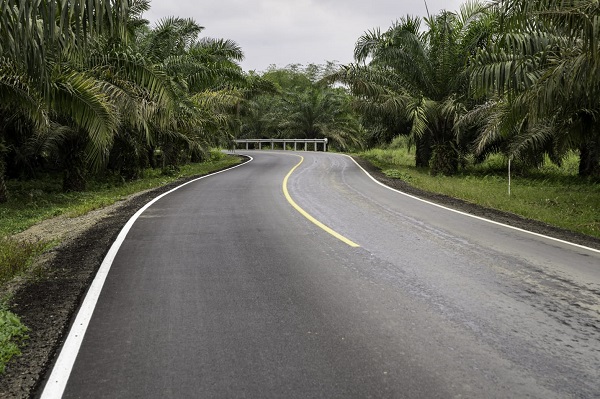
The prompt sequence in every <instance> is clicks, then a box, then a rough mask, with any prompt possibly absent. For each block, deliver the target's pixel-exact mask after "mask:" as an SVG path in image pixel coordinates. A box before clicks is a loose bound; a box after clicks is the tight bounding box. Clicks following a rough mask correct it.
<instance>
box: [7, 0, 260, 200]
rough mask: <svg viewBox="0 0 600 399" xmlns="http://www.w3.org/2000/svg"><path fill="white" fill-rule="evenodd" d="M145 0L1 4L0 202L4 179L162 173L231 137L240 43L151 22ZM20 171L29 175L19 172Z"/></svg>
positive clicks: (176, 23) (72, 183) (239, 93)
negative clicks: (48, 173) (50, 173)
mask: <svg viewBox="0 0 600 399" xmlns="http://www.w3.org/2000/svg"><path fill="white" fill-rule="evenodd" d="M148 9H149V2H148V0H110V1H103V2H98V1H94V0H71V1H61V0H41V1H36V2H31V1H29V0H2V2H1V5H0V54H2V55H1V56H0V202H5V201H6V200H7V196H8V193H7V190H6V185H5V176H9V177H13V178H15V177H27V175H31V174H34V173H37V172H39V171H48V170H53V171H62V173H63V188H64V190H65V191H70V190H83V189H85V184H86V176H88V175H89V174H90V173H116V174H120V175H121V176H123V178H125V179H131V178H135V177H136V176H137V175H138V174H139V173H140V171H141V170H142V169H143V168H144V167H146V166H155V167H161V168H163V170H165V172H168V171H170V170H173V169H176V168H177V167H178V165H180V164H181V163H183V162H187V161H190V160H200V159H202V157H203V155H204V154H205V152H206V150H207V149H208V148H210V147H211V146H214V145H217V144H219V143H221V142H228V141H229V140H230V139H231V137H232V136H231V134H232V131H233V130H232V126H233V125H234V124H235V110H236V107H238V106H239V104H240V103H241V102H242V101H244V99H245V96H246V95H247V93H248V92H249V91H250V89H251V87H250V86H251V82H249V81H248V80H247V79H246V76H245V74H244V73H243V71H242V70H241V68H240V66H239V65H238V64H237V62H239V61H240V60H242V58H243V53H242V50H241V49H240V48H239V46H238V45H237V44H236V43H234V42H232V41H229V40H221V39H209V38H200V37H199V34H200V33H201V31H202V29H203V28H202V27H201V26H199V25H198V24H197V23H196V22H195V21H193V20H191V19H183V18H176V17H170V18H165V19H163V20H160V21H158V23H157V24H156V25H155V26H154V27H153V28H150V27H149V23H148V21H145V20H144V19H142V14H143V12H144V11H147V10H148ZM24 175H25V176H24Z"/></svg>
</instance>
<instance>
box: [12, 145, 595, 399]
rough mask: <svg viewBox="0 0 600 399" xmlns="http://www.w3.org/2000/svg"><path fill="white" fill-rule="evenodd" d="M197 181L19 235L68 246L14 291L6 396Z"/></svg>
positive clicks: (566, 236) (43, 361)
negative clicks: (111, 252) (121, 258)
mask: <svg viewBox="0 0 600 399" xmlns="http://www.w3.org/2000/svg"><path fill="white" fill-rule="evenodd" d="M354 159H355V160H356V161H357V162H358V163H359V164H360V165H361V166H362V167H363V168H364V169H366V170H367V171H368V172H369V173H370V174H371V175H372V176H373V177H375V178H376V179H377V180H378V181H380V182H382V183H384V184H386V185H388V186H390V187H392V188H395V189H398V190H401V191H404V192H406V193H408V194H412V195H415V196H418V197H421V198H424V199H427V200H430V201H432V202H437V203H439V204H443V205H445V206H448V207H451V208H454V209H458V210H461V211H464V212H468V213H471V214H474V215H477V216H481V217H485V218H489V219H492V220H496V221H498V222H501V223H505V224H508V225H511V226H515V227H519V228H523V229H527V230H531V231H534V232H536V233H540V234H545V235H549V236H552V237H555V238H559V239H563V240H567V241H571V242H574V243H577V244H580V245H585V246H589V247H592V248H596V249H600V239H596V238H593V237H589V236H585V235H582V234H577V233H573V232H569V231H567V230H564V229H559V228H556V227H553V226H549V225H547V224H544V223H540V222H537V221H532V220H528V219H525V218H522V217H519V216H516V215H513V214H510V213H506V212H501V211H497V210H493V209H488V208H484V207H481V206H478V205H475V204H471V203H468V202H465V201H462V200H458V199H455V198H451V197H447V196H442V195H438V194H433V193H429V192H425V191H422V190H419V189H416V188H414V187H411V186H410V185H408V184H407V183H405V182H403V181H402V180H398V179H391V178H388V177H386V176H385V175H384V174H383V173H381V171H380V170H379V169H377V168H376V167H374V166H373V165H372V164H370V163H369V162H368V161H365V160H363V159H361V158H358V157H354ZM196 177H197V176H196ZM196 177H190V178H187V179H182V180H180V181H178V182H175V183H171V184H168V185H166V186H163V187H160V188H157V189H153V190H149V191H145V192H141V193H137V194H134V195H132V196H130V197H128V198H127V199H126V200H124V201H120V202H118V203H116V204H114V205H111V206H109V207H106V208H102V209H99V210H95V211H92V212H90V213H88V214H86V215H83V216H80V217H77V218H67V217H57V218H53V219H50V220H47V221H44V222H42V223H39V224H37V225H35V226H33V227H31V228H30V229H28V230H27V231H25V232H23V233H20V234H18V235H17V236H15V237H16V238H19V239H23V240H31V239H43V240H60V241H61V244H60V245H58V246H57V247H55V248H53V249H51V250H49V251H47V252H46V253H45V254H43V255H42V256H40V257H39V259H38V260H37V262H36V264H35V265H34V269H35V270H38V271H39V272H37V273H35V275H36V276H37V277H35V278H30V279H28V280H26V281H17V282H16V283H15V284H14V285H13V286H11V287H10V289H11V290H12V292H13V296H12V304H11V311H13V312H14V313H16V314H18V315H19V316H20V317H21V320H22V322H23V323H24V324H25V325H26V326H28V327H29V329H30V332H29V337H30V339H29V341H28V345H27V346H26V347H25V348H24V349H23V355H22V356H21V357H19V358H17V359H14V360H13V361H12V362H11V363H10V364H9V365H8V366H7V370H6V373H5V374H4V375H3V376H1V377H0V398H28V397H34V396H36V394H38V393H39V392H38V391H39V389H40V387H41V386H42V385H43V382H44V381H43V378H44V375H45V374H46V373H47V371H48V370H49V368H50V367H51V366H52V363H53V359H54V357H55V355H56V353H57V351H58V349H59V348H60V346H61V344H62V342H63V339H64V338H65V337H66V334H67V332H68V330H69V327H70V324H71V322H72V319H73V316H74V315H75V313H76V311H77V309H78V307H79V305H80V303H81V301H82V299H83V297H84V295H85V292H86V290H87V288H88V287H89V285H90V283H91V281H92V280H93V278H94V276H95V273H96V271H97V270H98V268H99V266H100V264H101V263H102V260H103V258H104V256H105V254H106V252H107V251H108V249H109V248H110V246H111V245H112V243H113V241H114V239H115V238H116V237H117V235H118V234H119V231H120V230H121V228H122V227H123V225H124V224H125V223H126V222H127V221H128V220H129V218H130V217H131V216H132V215H133V214H134V213H135V212H137V210H138V209H140V208H141V207H142V206H144V205H145V204H146V203H148V202H149V201H150V200H152V199H153V198H155V197H156V196H158V195H160V194H162V193H164V192H166V191H169V190H171V189H173V188H174V187H176V186H178V185H181V184H182V183H184V182H186V181H189V180H192V179H194V178H196Z"/></svg>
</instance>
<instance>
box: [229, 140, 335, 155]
mask: <svg viewBox="0 0 600 399" xmlns="http://www.w3.org/2000/svg"><path fill="white" fill-rule="evenodd" d="M234 143H235V146H236V148H237V146H238V145H239V144H246V149H247V150H249V149H250V148H249V147H250V144H251V143H253V144H258V149H259V150H261V149H262V145H263V144H270V145H271V149H273V146H274V144H283V150H284V151H285V150H286V147H287V144H294V151H298V144H302V147H301V151H302V150H304V151H308V150H309V149H308V148H309V147H308V145H309V144H314V147H313V150H314V151H318V144H323V146H322V148H323V151H324V152H326V151H327V139H239V140H234ZM254 148H256V146H255V147H254Z"/></svg>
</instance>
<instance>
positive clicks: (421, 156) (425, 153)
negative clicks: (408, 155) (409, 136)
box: [415, 132, 433, 168]
mask: <svg viewBox="0 0 600 399" xmlns="http://www.w3.org/2000/svg"><path fill="white" fill-rule="evenodd" d="M415 147H416V151H415V166H416V167H417V168H428V167H429V161H430V160H431V155H432V152H433V142H432V138H431V134H430V133H429V132H426V133H424V134H423V136H421V137H417V138H416V145H415Z"/></svg>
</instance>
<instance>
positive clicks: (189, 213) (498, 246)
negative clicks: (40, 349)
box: [44, 151, 600, 398]
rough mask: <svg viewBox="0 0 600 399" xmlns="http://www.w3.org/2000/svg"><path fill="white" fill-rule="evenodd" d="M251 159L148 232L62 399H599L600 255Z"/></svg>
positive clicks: (332, 168)
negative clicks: (286, 193)
mask: <svg viewBox="0 0 600 399" xmlns="http://www.w3.org/2000/svg"><path fill="white" fill-rule="evenodd" d="M248 154H249V155H250V156H252V157H253V158H254V160H253V161H252V162H249V163H247V164H245V165H243V166H241V167H238V168H236V169H233V170H230V171H227V172H224V173H221V174H219V175H216V176H211V177H209V178H206V179H202V180H199V181H197V182H195V183H192V184H188V185H186V186H185V187H182V188H180V189H178V190H176V191H174V192H172V193H171V194H169V195H167V196H165V197H163V198H161V199H160V200H158V201H157V202H155V203H154V204H152V205H151V206H150V207H149V208H148V209H147V210H146V211H144V212H143V213H142V214H141V216H140V217H139V218H138V219H137V221H136V222H135V223H134V224H133V226H132V227H131V230H130V231H129V233H128V234H127V237H126V239H125V240H124V242H123V243H122V245H121V247H120V249H119V251H118V253H117V254H116V257H115V259H114V262H113V263H112V268H111V270H110V273H108V276H107V278H106V281H105V283H104V287H103V289H102V292H101V295H100V297H99V299H98V303H97V305H96V308H95V310H94V313H93V317H92V318H91V321H90V323H89V326H88V328H87V332H86V333H85V336H84V339H83V342H82V344H81V348H80V349H79V351H78V354H77V357H76V360H75V362H74V365H73V369H72V371H71V373H70V376H69V378H68V381H65V383H66V388H65V390H64V395H63V397H65V398H90V397H94V398H101V397H105V398H165V397H174V398H184V397H189V398H199V397H202V398H208V397H249V398H266V397H273V398H307V397H323V398H348V397H358V398H367V397H390V398H402V397H407V398H437V397H439V398H449V397H472V398H482V397H486V398H494V397H498V398H505V397H535V398H553V397H598V396H599V395H600V253H599V252H598V251H595V250H591V249H586V248H581V247H577V246H573V245H569V244H566V243H562V242H558V241H553V240H548V239H546V238H543V237H538V236H535V235H532V234H528V233H524V232H520V231H517V230H514V229H510V228H507V227H503V226H499V225H497V224H493V223H489V222H486V221H483V220H480V219H477V218H472V217H468V216H465V215H462V214H460V213H456V212H452V211H449V210H447V209H443V208H441V207H437V206H434V205H431V204H428V203H425V202H423V201H420V200H416V199H414V198H411V197H409V196H406V195H402V194H400V193H397V192H394V191H392V190H389V189H387V188H385V187H382V186H381V185H378V184H377V183H375V182H374V181H373V180H372V179H371V178H370V177H369V176H368V175H366V174H365V173H364V172H363V171H362V170H360V169H359V167H358V166H357V165H356V164H355V163H354V162H353V161H352V160H351V159H350V158H348V157H345V156H343V155H336V154H327V153H311V152H302V153H291V152H285V153H283V152H266V151H265V152H258V151H256V152H254V151H249V152H248ZM299 155H302V156H303V157H304V161H303V162H302V163H301V164H300V165H299V166H298V167H297V168H296V169H295V170H294V171H293V172H292V173H291V174H289V173H290V171H291V170H292V168H293V167H294V166H295V165H297V164H298V163H299V161H300V156H299ZM288 174H289V179H288V180H287V184H286V186H287V190H288V192H289V197H290V198H291V199H292V200H293V201H294V202H295V203H296V204H297V205H298V206H299V207H300V208H302V210H303V211H304V212H305V213H307V214H310V215H311V216H312V217H314V219H316V220H318V221H319V222H321V223H323V224H324V225H326V226H328V227H329V228H331V229H333V230H334V231H335V232H337V233H338V234H340V235H341V236H343V237H345V238H346V239H347V240H349V241H351V242H354V243H356V244H358V245H359V247H352V246H350V245H348V243H346V242H343V241H341V240H340V239H338V238H336V237H334V236H332V235H331V234H329V233H328V232H326V231H324V230H323V229H322V228H320V227H318V226H317V225H315V224H314V223H313V222H311V221H310V220H308V219H307V218H306V217H305V215H303V214H302V213H301V212H299V211H297V210H295V209H294V208H293V207H292V205H291V204H290V202H289V201H288V199H286V196H285V195H284V190H283V189H282V184H283V181H284V179H285V177H286V176H288ZM61 356H62V355H61ZM55 382H56V381H54V378H51V379H50V383H49V384H48V386H47V389H46V390H45V394H44V395H45V396H44V397H52V396H57V395H59V394H60V392H61V390H58V391H56V390H53V388H52V385H53V384H54V383H55ZM63 385H64V384H63ZM57 392H59V393H57Z"/></svg>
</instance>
